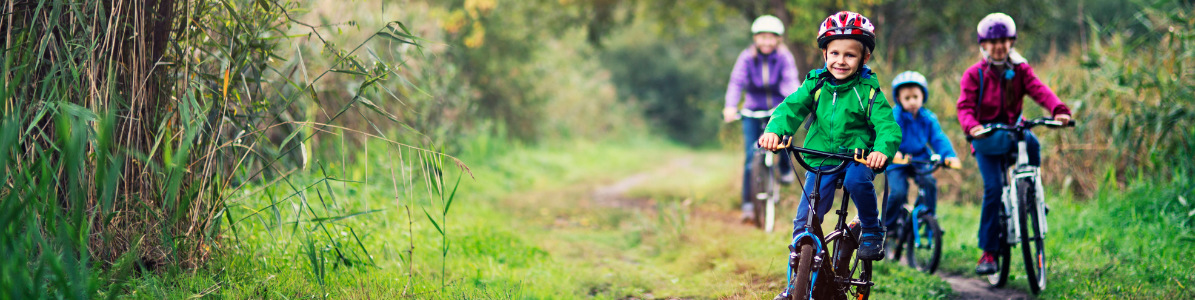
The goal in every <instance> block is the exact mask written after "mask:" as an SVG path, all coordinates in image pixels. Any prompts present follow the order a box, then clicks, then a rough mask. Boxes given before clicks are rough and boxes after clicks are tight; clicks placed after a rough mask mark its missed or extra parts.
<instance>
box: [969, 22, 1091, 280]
mask: <svg viewBox="0 0 1195 300" xmlns="http://www.w3.org/2000/svg"><path fill="white" fill-rule="evenodd" d="M977 31H978V32H979V45H980V53H981V54H982V55H983V59H982V60H980V61H979V62H978V63H975V65H972V66H971V67H970V68H967V71H966V72H965V73H963V78H962V80H961V83H960V84H961V86H962V95H959V99H958V121H959V124H960V125H962V127H963V132H966V133H967V134H968V135H970V136H972V137H974V138H975V140H974V141H972V142H971V148H972V150H973V153H974V154H975V161H976V162H977V163H978V164H979V173H980V174H982V175H983V207H982V211H981V213H980V218H979V222H980V223H979V248H980V249H983V256H981V257H980V258H979V263H978V265H977V266H976V267H975V272H976V273H978V274H980V275H986V274H993V273H996V272H998V271H999V266H997V265H996V261H995V255H994V254H995V253H996V251H998V250H999V244H998V243H997V242H996V239H997V237H998V236H999V234H1000V228H998V226H996V222H997V220H996V218H997V216H998V211H999V210H1000V209H1001V205H1002V204H1001V203H1000V194H1001V188H1002V185H1001V178H1000V177H1001V176H1002V175H1003V172H1002V170H1001V168H1002V160H1003V158H1004V157H1005V156H1006V155H1008V153H1009V152H1010V151H1011V150H1012V148H1013V146H1014V145H1011V144H1007V143H1001V142H996V139H993V140H984V138H985V136H978V135H977V133H979V132H980V131H981V130H983V124H988V123H1001V124H1009V125H1012V124H1015V123H1016V122H1019V121H1020V120H1021V109H1022V108H1023V106H1022V102H1023V99H1024V97H1025V96H1026V95H1028V96H1029V97H1030V98H1033V101H1036V102H1037V103H1038V104H1040V105H1041V106H1042V107H1044V108H1045V109H1046V110H1048V111H1050V114H1051V115H1053V116H1054V119H1055V120H1059V121H1062V122H1064V123H1065V122H1067V121H1069V120H1070V119H1071V117H1070V109H1068V108H1067V107H1066V105H1065V104H1063V103H1062V101H1059V100H1058V96H1057V95H1054V91H1052V90H1050V87H1048V86H1046V85H1045V84H1044V83H1042V82H1041V80H1038V78H1037V75H1035V74H1033V68H1031V67H1029V63H1028V62H1026V61H1025V58H1024V57H1021V55H1020V54H1019V53H1017V51H1016V50H1015V49H1013V48H1012V47H1013V45H1014V44H1015V43H1016V39H1017V26H1016V23H1014V22H1013V20H1012V17H1009V16H1008V15H1006V14H1003V13H993V14H989V15H987V17H984V18H983V20H981V21H979V25H978V26H977ZM1025 140H1026V143H1027V146H1028V147H1027V150H1028V154H1029V164H1031V165H1034V166H1040V165H1041V153H1040V144H1039V143H1038V141H1037V137H1035V136H1033V134H1028V135H1026V136H1025Z"/></svg>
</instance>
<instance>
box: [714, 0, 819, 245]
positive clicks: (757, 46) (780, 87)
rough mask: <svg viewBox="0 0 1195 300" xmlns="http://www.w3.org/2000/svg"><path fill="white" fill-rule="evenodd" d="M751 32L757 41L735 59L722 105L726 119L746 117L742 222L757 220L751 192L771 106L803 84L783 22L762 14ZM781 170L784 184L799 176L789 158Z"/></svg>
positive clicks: (782, 100) (728, 120)
mask: <svg viewBox="0 0 1195 300" xmlns="http://www.w3.org/2000/svg"><path fill="white" fill-rule="evenodd" d="M751 34H752V35H753V36H752V40H753V41H754V43H753V44H752V45H751V46H750V47H747V49H746V50H743V52H742V53H740V54H739V58H738V60H737V61H736V62H735V63H734V70H733V71H732V72H731V73H730V83H729V84H727V86H726V106H725V107H724V108H723V109H722V117H723V120H724V121H725V122H727V123H729V122H733V121H734V120H738V119H740V116H741V117H742V118H741V119H742V121H743V141H744V144H745V147H744V148H745V149H747V151H746V152H747V156H746V159H745V160H744V163H743V166H744V168H743V193H742V196H743V204H742V208H743V216H742V221H743V222H751V221H754V219H755V217H756V216H755V211H754V209H753V208H752V207H751V205H752V204H751V198H750V195H748V193H749V191H748V190H749V187H750V186H751V182H750V180H751V178H750V175H749V174H751V165H750V163H751V154H752V153H753V152H754V151H755V141H756V140H758V139H759V136H760V135H761V134H763V128H764V125H767V124H768V119H769V118H770V117H771V116H772V110H773V109H775V108H776V106H777V105H780V103H781V102H784V97H786V96H788V94H792V93H793V92H795V91H796V90H797V88H798V87H800V86H801V81H800V80H801V78H800V75H799V74H797V66H796V60H794V59H793V54H792V52H789V51H788V48H786V47H784V43H783V38H782V36H783V35H784V23H783V22H781V21H780V19H779V18H776V17H774V16H771V15H765V16H761V17H759V18H757V19H755V22H753V23H752V24H751ZM744 94H745V96H746V98H747V100H746V101H744V102H743V108H742V109H741V110H740V109H739V108H738V106H739V99H740V98H742V97H743V96H744ZM780 174H782V175H781V176H780V182H781V183H783V184H790V183H792V182H793V180H794V179H795V178H796V176H795V174H793V171H792V166H791V165H790V163H789V161H788V160H787V159H781V160H780Z"/></svg>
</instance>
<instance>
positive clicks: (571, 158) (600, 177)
mask: <svg viewBox="0 0 1195 300" xmlns="http://www.w3.org/2000/svg"><path fill="white" fill-rule="evenodd" d="M375 151H376V150H375ZM485 152H486V151H478V153H482V154H479V156H486V157H482V158H476V159H470V158H468V157H465V160H466V161H467V162H469V166H470V168H471V170H472V174H473V176H474V178H469V177H468V176H467V175H466V176H465V177H464V179H463V181H462V183H461V184H460V189H459V191H458V192H457V194H456V200H455V201H454V204H453V205H452V207H451V210H450V211H449V213H448V214H447V221H444V220H443V219H440V218H439V217H438V216H437V217H436V219H437V223H436V224H434V225H433V224H432V223H431V222H429V221H428V217H427V216H425V215H424V214H425V213H424V212H423V209H425V208H426V209H427V210H429V211H431V212H432V213H429V215H435V214H436V211H437V210H435V209H438V207H439V206H437V205H438V204H437V202H436V200H429V199H419V197H409V198H407V197H397V198H396V197H395V196H394V195H395V192H394V191H393V190H394V187H393V183H392V182H391V180H390V178H391V177H389V176H387V175H388V174H389V173H390V171H391V168H390V166H388V165H389V164H390V163H391V162H392V161H393V160H387V159H386V158H385V157H383V155H374V156H372V157H369V159H363V160H359V161H358V162H356V163H350V164H349V165H348V166H347V168H346V170H360V171H356V172H349V173H350V176H348V177H349V178H346V179H351V180H355V181H358V182H359V183H347V182H339V181H337V182H333V183H332V186H331V187H330V190H331V191H334V193H332V194H334V196H332V195H323V193H322V192H321V193H320V194H321V195H322V196H323V197H325V199H327V201H329V203H330V204H328V203H325V204H323V205H321V204H319V202H318V201H317V200H315V198H318V197H316V196H315V195H309V196H308V200H306V202H307V204H303V201H287V202H280V201H279V200H278V199H280V198H279V197H274V199H273V200H271V198H270V197H268V196H262V197H250V198H248V199H246V200H244V201H242V202H238V203H237V204H236V206H237V207H238V209H237V210H234V212H233V213H234V215H236V216H238V218H243V220H246V221H244V223H241V224H242V225H244V226H241V227H239V228H238V230H237V232H227V233H226V234H227V239H226V244H225V246H224V247H223V248H222V249H221V251H222V252H221V253H222V254H224V255H222V256H220V259H218V260H217V261H216V262H214V263H213V264H211V265H209V266H208V267H206V268H203V269H199V270H195V271H194V272H188V273H179V274H164V275H159V276H145V277H141V278H139V279H136V280H135V281H134V282H133V283H131V284H130V285H129V286H128V290H129V291H130V297H131V298H145V299H157V298H185V297H195V296H199V297H225V298H276V299H296V298H299V299H308V298H324V297H327V298H349V299H376V298H396V297H400V296H405V297H412V298H500V299H559V298H599V299H626V298H638V299H650V298H661V299H665V298H696V299H710V298H740V299H759V298H769V299H770V297H772V296H773V295H774V294H775V293H776V292H777V291H778V290H779V288H780V287H781V286H782V285H783V284H784V267H783V266H784V256H785V253H786V249H785V246H784V245H785V244H786V243H787V239H788V238H787V237H788V233H784V232H777V233H772V234H765V233H763V232H761V231H759V230H757V229H754V228H753V227H748V226H746V225H740V224H738V223H736V222H737V220H736V218H737V211H736V209H735V203H736V202H737V195H738V191H737V187H736V186H737V184H735V182H736V181H737V180H738V179H737V178H738V176H739V174H738V169H737V168H738V167H737V165H738V163H739V161H741V157H740V156H739V154H737V153H732V152H722V151H694V150H688V149H685V148H681V147H677V146H672V145H669V144H664V143H659V142H652V141H647V140H646V139H641V140H636V141H632V142H622V143H608V142H606V143H596V142H573V143H557V144H553V145H550V146H538V147H531V148H527V147H510V148H507V149H500V150H494V151H491V152H492V153H488V154H486V153H485ZM367 166H368V169H369V171H368V172H366V171H365V169H366V168H367ZM333 167H335V168H339V166H329V167H328V168H329V169H331V168H333ZM396 172H397V171H396ZM367 175H368V176H367ZM455 177H456V171H451V172H448V173H446V175H445V178H448V179H446V180H449V182H451V181H450V180H454V179H455ZM314 178H315V177H312V178H309V179H307V181H309V182H308V183H312V182H317V180H316V179H314ZM295 181H296V184H302V182H303V181H304V180H295ZM338 185H339V186H338ZM1167 186H1168V187H1166V188H1148V187H1146V186H1144V185H1142V186H1136V187H1131V188H1129V189H1128V190H1129V191H1130V192H1127V193H1123V194H1122V193H1113V192H1109V193H1106V194H1105V195H1102V196H1100V197H1098V198H1096V199H1089V200H1079V199H1071V198H1069V197H1062V198H1058V197H1053V198H1052V200H1051V203H1052V209H1053V210H1052V212H1051V216H1050V221H1051V235H1050V239H1049V240H1048V241H1049V242H1048V244H1047V246H1048V247H1049V248H1048V251H1049V254H1050V257H1049V262H1050V266H1051V267H1052V269H1051V273H1050V286H1049V287H1048V289H1047V290H1046V291H1045V293H1043V294H1042V295H1041V297H1042V298H1045V299H1053V298H1142V297H1146V298H1189V297H1191V296H1193V295H1195V294H1193V293H1192V291H1191V290H1190V288H1189V287H1190V286H1191V285H1192V284H1193V283H1195V275H1193V273H1192V270H1190V266H1191V265H1192V263H1193V262H1195V260H1193V259H1192V258H1191V257H1189V256H1187V255H1186V254H1189V252H1190V251H1189V250H1187V248H1184V247H1189V246H1191V243H1192V237H1191V230H1190V221H1189V220H1190V219H1189V218H1187V219H1186V221H1185V222H1186V223H1184V224H1175V223H1174V222H1175V221H1178V220H1181V219H1182V218H1185V217H1187V213H1186V211H1188V210H1190V209H1191V206H1188V205H1189V204H1181V203H1178V202H1177V200H1175V199H1177V198H1176V195H1177V194H1176V193H1180V192H1182V193H1190V189H1189V186H1188V187H1187V189H1185V190H1184V189H1182V187H1181V186H1177V185H1175V186H1173V187H1169V186H1171V185H1167ZM269 194H271V193H270V192H268V191H267V192H265V193H263V195H269ZM272 194H275V195H285V194H288V192H283V191H275V192H274V193H272ZM1167 196H1169V198H1166V197H1167ZM332 197H335V201H332ZM424 198H427V197H424ZM786 198H787V200H789V201H791V200H794V199H795V198H793V196H791V194H789V196H786ZM952 200H953V199H944V200H943V205H941V208H940V209H941V213H940V216H941V218H942V220H943V221H942V223H943V226H944V228H945V229H946V230H947V235H946V247H945V251H944V254H943V255H944V262H943V264H942V268H941V269H942V271H943V272H946V273H952V274H970V272H971V269H972V268H973V267H974V260H975V259H976V258H977V257H978V250H976V248H975V246H974V245H975V242H974V241H975V228H976V221H975V220H976V219H977V215H978V210H977V208H976V207H975V206H974V205H971V204H964V203H957V202H951V201H952ZM272 203H275V205H271V204H272ZM276 203H285V204H284V205H277V204H276ZM404 205H405V206H404ZM304 206H307V208H305V207H304ZM270 207H278V208H279V212H278V213H277V214H276V216H277V217H275V214H273V213H265V212H268V211H270V210H272V208H270ZM407 207H409V208H411V210H410V213H409V214H408V211H407ZM254 211H262V212H263V213H258V214H256V215H254V214H252V213H250V212H254ZM303 211H310V212H309V213H308V214H310V213H314V214H317V215H319V214H325V215H327V214H333V213H339V214H347V213H346V212H362V211H373V212H371V213H366V214H360V215H354V216H352V217H351V218H345V219H342V220H339V221H341V223H337V224H336V225H334V226H326V227H327V229H328V232H330V233H331V234H330V235H328V234H325V232H324V229H323V228H319V226H315V225H313V224H312V223H311V222H288V220H293V219H294V218H295V217H294V215H295V214H303V213H304V212H303ZM296 212H297V213H296ZM275 218H276V219H275ZM780 219H783V220H788V219H791V213H788V214H786V215H785V216H783V217H782V218H780ZM296 224H297V225H296ZM784 224H788V223H787V222H784V223H781V224H780V225H779V226H778V228H782V229H781V230H780V231H787V230H788V229H784V228H789V227H790V226H784ZM827 225H829V222H827ZM439 226H442V227H443V228H444V229H445V233H446V236H447V240H448V241H449V247H448V249H449V250H448V252H447V256H446V258H444V260H443V261H442V260H441V259H442V257H441V252H440V249H441V248H440V247H441V246H442V244H441V237H440V235H439V233H438V231H437V229H436V227H439ZM329 236H330V237H329ZM358 241H359V243H360V246H363V247H359V246H354V245H353V244H354V243H358ZM361 248H363V249H364V251H362V250H360V249H361ZM408 250H413V253H414V255H410V254H409V252H407V251H408ZM1014 250H1015V251H1019V249H1014ZM365 251H367V252H368V254H365V253H364V252H365ZM338 252H339V253H344V254H337V253H338ZM1014 254H1018V255H1019V252H1014ZM340 255H344V256H348V257H352V256H353V255H360V256H362V257H364V256H365V255H368V259H366V258H360V259H356V260H354V259H347V260H341V259H336V258H335V257H338V256H340ZM1018 255H1014V260H1013V266H1014V270H1013V276H1018V275H1020V274H1023V271H1022V269H1020V268H1021V266H1019V265H1018V264H1019V263H1020V259H1018V258H1016V257H1019V256H1018ZM371 260H372V263H370V262H369V261H371ZM346 261H348V262H353V261H356V262H358V263H356V264H353V265H348V263H346ZM442 263H443V264H444V265H443V266H442V265H441V264H442ZM876 266H877V277H876V281H877V284H878V285H877V287H876V289H875V291H876V292H877V294H876V295H875V299H944V298H950V297H951V293H952V291H951V288H950V285H949V284H947V283H946V282H945V281H944V280H942V279H941V278H939V277H937V276H932V275H925V274H921V273H918V272H916V271H913V270H911V269H909V268H907V267H904V266H900V265H897V264H895V263H891V262H881V263H878V264H877V265H876ZM441 268H443V270H446V272H445V273H441ZM441 279H443V280H444V282H445V283H446V286H445V287H444V288H443V290H441V288H440V283H441ZM1011 286H1012V287H1013V288H1014V289H1019V290H1022V291H1027V290H1028V288H1027V286H1026V284H1025V282H1024V278H1023V277H1016V278H1015V279H1014V281H1013V283H1012V285H1011Z"/></svg>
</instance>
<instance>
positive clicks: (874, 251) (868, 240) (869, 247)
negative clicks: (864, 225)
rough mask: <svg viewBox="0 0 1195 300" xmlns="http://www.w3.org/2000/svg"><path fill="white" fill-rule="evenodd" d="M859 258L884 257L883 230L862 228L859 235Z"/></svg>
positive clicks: (881, 258)
mask: <svg viewBox="0 0 1195 300" xmlns="http://www.w3.org/2000/svg"><path fill="white" fill-rule="evenodd" d="M859 259H862V260H883V259H884V231H883V230H882V229H873V230H867V229H864V230H863V236H860V237H859Z"/></svg>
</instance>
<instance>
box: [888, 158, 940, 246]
mask: <svg viewBox="0 0 1195 300" xmlns="http://www.w3.org/2000/svg"><path fill="white" fill-rule="evenodd" d="M930 168H931V166H929V165H924V164H912V165H899V166H893V167H891V168H888V171H885V172H884V174H886V175H888V203H887V205H886V206H885V207H884V226H885V227H888V229H889V230H892V229H894V226H896V223H897V221H899V220H900V218H903V217H904V216H903V215H901V212H902V211H901V209H900V207H901V206H902V205H904V204H905V203H908V201H909V200H908V199H909V177H912V178H913V182H916V183H917V187H918V188H921V190H922V191H924V195H923V196H924V197H925V198H924V199H923V200H922V201H923V203H924V204H925V207H926V209H928V210H929V211H931V212H932V211H935V210H936V209H937V208H938V180H937V179H934V174H933V173H925V174H921V175H917V171H918V170H920V171H928V170H929V169H930Z"/></svg>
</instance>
